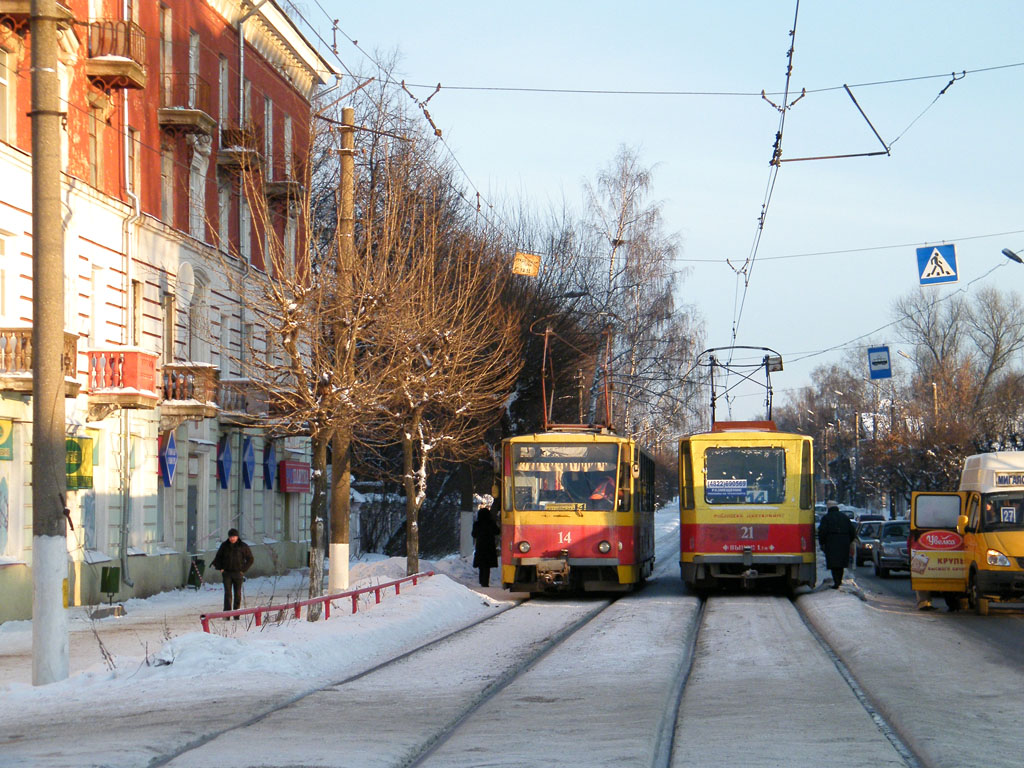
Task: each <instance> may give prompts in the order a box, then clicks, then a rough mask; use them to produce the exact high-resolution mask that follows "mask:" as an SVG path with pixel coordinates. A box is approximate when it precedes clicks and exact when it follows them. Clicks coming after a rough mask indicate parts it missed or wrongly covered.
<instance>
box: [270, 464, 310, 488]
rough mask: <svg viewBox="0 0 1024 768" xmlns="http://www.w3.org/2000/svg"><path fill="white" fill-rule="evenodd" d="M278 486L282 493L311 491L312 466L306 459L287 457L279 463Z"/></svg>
mask: <svg viewBox="0 0 1024 768" xmlns="http://www.w3.org/2000/svg"><path fill="white" fill-rule="evenodd" d="M277 472H278V478H277V482H278V486H277V489H278V490H279V491H281V492H282V493H309V481H310V477H311V473H310V466H309V464H308V463H306V462H304V461H292V460H291V459H285V460H284V461H280V462H278V464H277Z"/></svg>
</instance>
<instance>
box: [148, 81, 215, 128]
mask: <svg viewBox="0 0 1024 768" xmlns="http://www.w3.org/2000/svg"><path fill="white" fill-rule="evenodd" d="M162 86H163V87H162V89H161V92H160V109H158V110H157V120H159V122H160V127H161V128H163V129H164V130H165V131H167V132H168V133H203V134H206V135H207V136H212V135H213V132H214V129H215V128H216V127H217V121H216V120H214V119H213V118H212V117H210V84H209V83H208V82H206V81H205V80H204V79H203V78H201V77H200V76H199V75H193V74H185V73H177V74H170V75H164V76H163V82H162Z"/></svg>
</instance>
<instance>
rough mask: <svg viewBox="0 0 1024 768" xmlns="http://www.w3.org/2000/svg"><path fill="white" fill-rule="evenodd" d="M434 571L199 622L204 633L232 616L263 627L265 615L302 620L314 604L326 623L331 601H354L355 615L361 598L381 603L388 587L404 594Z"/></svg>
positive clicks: (202, 618) (206, 617) (204, 617)
mask: <svg viewBox="0 0 1024 768" xmlns="http://www.w3.org/2000/svg"><path fill="white" fill-rule="evenodd" d="M433 575H434V572H433V571H423V572H421V573H414V574H413V575H412V576H405V577H404V578H401V579H396V580H395V581H389V582H386V583H384V584H376V585H374V586H372V587H363V588H362V589H353V590H349V591H348V592H340V593H338V594H336V595H325V596H324V597H314V598H311V599H309V600H299V601H297V602H294V603H284V604H282V605H262V606H259V607H256V608H240V609H238V610H237V611H217V612H216V613H204V614H203V615H201V616H200V617H199V621H201V622H202V623H203V632H209V631H210V619H219V618H228V617H231V616H252V615H255V616H256V626H257V627H260V626H263V614H265V613H272V612H275V611H294V612H295V618H296V619H299V618H302V606H304V605H313V604H314V603H323V604H324V621H326V620H327V619H329V618H331V601H332V600H341V599H342V598H345V597H349V598H351V599H352V613H355V612H356V611H357V610H358V608H359V596H360V595H365V594H369V593H370V592H373V593H374V594H375V596H376V598H377V602H378V603H379V602H380V596H381V593H382V592H383V591H384V590H386V589H387V588H388V587H394V588H395V594H396V595H399V594H401V593H402V584H404V583H405V582H407V581H411V582H412V585H413V586H414V587H415V586H416V584H417V583H418V581H419V580H420V579H422V578H426V577H427V576H433Z"/></svg>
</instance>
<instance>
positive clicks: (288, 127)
mask: <svg viewBox="0 0 1024 768" xmlns="http://www.w3.org/2000/svg"><path fill="white" fill-rule="evenodd" d="M284 177H285V178H286V179H290V178H291V177H292V116H291V115H285V116H284Z"/></svg>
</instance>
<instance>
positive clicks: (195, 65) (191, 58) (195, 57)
mask: <svg viewBox="0 0 1024 768" xmlns="http://www.w3.org/2000/svg"><path fill="white" fill-rule="evenodd" d="M198 82H199V33H198V32H190V33H189V36H188V108H189V109H195V108H196V88H197V87H198V86H197V84H198Z"/></svg>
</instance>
